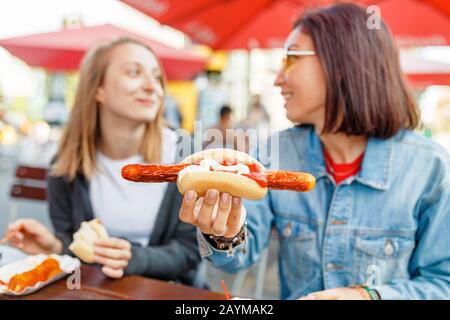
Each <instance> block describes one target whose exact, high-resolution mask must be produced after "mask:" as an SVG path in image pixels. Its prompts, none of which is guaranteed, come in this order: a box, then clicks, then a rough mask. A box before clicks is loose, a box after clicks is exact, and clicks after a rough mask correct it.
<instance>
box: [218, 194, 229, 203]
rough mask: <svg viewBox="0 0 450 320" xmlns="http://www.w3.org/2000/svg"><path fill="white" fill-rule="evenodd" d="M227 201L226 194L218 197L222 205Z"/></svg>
mask: <svg viewBox="0 0 450 320" xmlns="http://www.w3.org/2000/svg"><path fill="white" fill-rule="evenodd" d="M228 199H230V196H229V194H228V193H222V195H221V196H220V201H221V202H222V203H227V202H228Z"/></svg>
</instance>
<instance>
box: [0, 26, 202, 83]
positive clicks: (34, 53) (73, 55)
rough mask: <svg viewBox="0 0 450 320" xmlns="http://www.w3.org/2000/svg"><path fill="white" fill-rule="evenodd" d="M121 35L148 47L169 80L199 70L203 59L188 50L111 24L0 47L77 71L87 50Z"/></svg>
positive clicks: (42, 63)
mask: <svg viewBox="0 0 450 320" xmlns="http://www.w3.org/2000/svg"><path fill="white" fill-rule="evenodd" d="M121 36H128V37H132V38H135V39H138V40H140V41H142V42H144V43H145V44H147V45H148V46H150V47H151V48H152V49H153V50H154V51H155V53H156V54H157V55H158V57H159V58H160V59H161V61H162V64H163V67H164V70H165V72H166V74H167V77H168V79H171V80H175V79H177V80H178V79H190V78H191V77H193V76H194V75H195V74H196V73H197V72H199V71H201V70H202V69H203V68H204V66H205V64H206V59H205V58H203V57H200V56H197V55H194V54H193V53H191V52H190V51H187V50H177V49H173V48H171V47H168V46H166V45H164V44H162V43H159V42H156V41H153V40H150V39H148V38H146V37H143V36H141V35H138V34H134V33H131V32H128V31H125V30H122V29H119V28H116V27H114V26H112V25H109V24H107V25H101V26H95V27H83V28H80V29H63V30H61V31H58V32H51V33H43V34H36V35H31V36H25V37H18V38H11V39H4V40H0V46H2V47H4V48H5V49H6V50H8V51H9V52H11V53H12V54H13V55H15V56H17V57H19V58H20V59H22V60H24V61H25V62H26V63H27V64H29V65H30V66H34V67H42V68H45V69H49V70H52V71H67V70H77V69H78V67H79V64H80V61H81V59H82V58H83V55H84V54H85V53H86V51H87V50H88V49H89V48H90V47H91V46H93V45H94V44H96V43H98V42H99V41H102V40H112V39H116V38H118V37H121Z"/></svg>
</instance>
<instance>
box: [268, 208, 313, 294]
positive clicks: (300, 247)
mask: <svg viewBox="0 0 450 320" xmlns="http://www.w3.org/2000/svg"><path fill="white" fill-rule="evenodd" d="M275 225H276V228H277V231H278V234H279V240H280V252H281V257H280V272H281V273H282V274H283V275H284V277H285V279H286V280H287V281H286V284H287V286H288V288H289V290H290V291H291V292H292V291H293V290H296V291H298V290H299V289H301V288H305V290H306V289H307V287H308V286H309V283H310V282H311V281H313V280H314V278H315V273H316V271H317V270H320V263H319V256H318V252H319V250H318V249H317V243H316V232H315V231H314V229H313V228H312V227H311V226H310V225H309V224H308V223H306V222H303V221H299V220H296V219H295V218H286V217H281V216H276V217H275ZM300 291H301V290H300Z"/></svg>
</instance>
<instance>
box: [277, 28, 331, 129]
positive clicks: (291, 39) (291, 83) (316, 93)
mask: <svg viewBox="0 0 450 320" xmlns="http://www.w3.org/2000/svg"><path fill="white" fill-rule="evenodd" d="M285 48H286V50H295V51H298V50H308V51H314V50H315V48H314V44H313V42H312V39H311V37H310V36H308V35H307V34H306V33H304V32H302V31H301V29H300V28H296V29H294V30H293V31H292V32H291V33H290V34H289V36H288V38H287V40H286V44H285ZM290 59H291V63H289V64H290V65H289V64H288V66H287V67H286V68H284V67H283V68H281V69H280V71H279V72H278V74H277V78H276V80H275V85H276V86H278V87H280V88H281V94H282V95H283V97H284V100H285V108H286V116H287V117H288V119H289V120H291V121H293V122H295V123H302V124H313V125H315V126H316V128H317V127H319V128H321V127H322V126H323V122H324V119H325V101H326V81H325V75H324V72H323V68H322V65H321V64H320V61H319V58H318V57H317V55H310V56H294V57H290Z"/></svg>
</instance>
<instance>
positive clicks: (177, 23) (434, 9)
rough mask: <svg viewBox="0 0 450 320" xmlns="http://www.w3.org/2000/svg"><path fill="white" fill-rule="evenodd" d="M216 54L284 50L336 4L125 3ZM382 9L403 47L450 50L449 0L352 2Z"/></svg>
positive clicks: (269, 0) (272, 0)
mask: <svg viewBox="0 0 450 320" xmlns="http://www.w3.org/2000/svg"><path fill="white" fill-rule="evenodd" d="M123 1H124V2H126V3H127V4H129V5H131V6H133V7H135V8H136V9H138V10H140V11H142V12H144V13H146V14H147V15H149V16H151V17H153V18H155V19H157V20H158V21H160V22H161V23H163V24H167V25H170V26H172V27H174V28H177V29H179V30H181V31H183V32H185V33H186V34H188V35H189V36H190V37H192V39H194V40H196V41H198V42H200V43H204V44H207V45H209V46H210V47H212V48H214V49H240V48H252V47H260V48H271V47H281V46H282V44H283V43H284V40H285V38H286V36H287V35H288V34H289V31H290V30H291V28H292V23H293V21H294V20H295V19H296V18H297V17H298V16H299V15H300V14H301V13H302V12H304V11H305V9H308V8H311V7H317V6H319V5H329V4H332V3H335V2H336V1H335V0H308V1H305V0H252V1H249V0H228V1H223V0H189V1H179V0H123ZM353 2H357V3H360V4H363V5H366V6H367V5H370V4H375V5H378V6H379V7H380V10H381V16H382V18H383V19H384V20H385V21H386V22H387V24H388V25H389V27H390V28H391V30H392V32H393V34H394V35H395V36H396V38H397V40H398V41H399V43H400V44H401V45H408V46H409V45H411V46H422V45H450V1H448V0H383V1H381V0H353Z"/></svg>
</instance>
